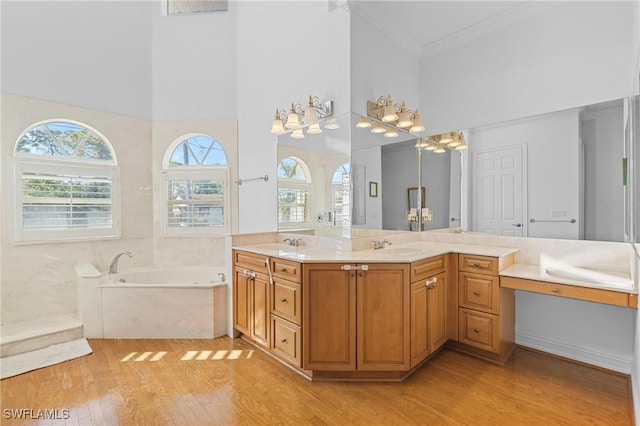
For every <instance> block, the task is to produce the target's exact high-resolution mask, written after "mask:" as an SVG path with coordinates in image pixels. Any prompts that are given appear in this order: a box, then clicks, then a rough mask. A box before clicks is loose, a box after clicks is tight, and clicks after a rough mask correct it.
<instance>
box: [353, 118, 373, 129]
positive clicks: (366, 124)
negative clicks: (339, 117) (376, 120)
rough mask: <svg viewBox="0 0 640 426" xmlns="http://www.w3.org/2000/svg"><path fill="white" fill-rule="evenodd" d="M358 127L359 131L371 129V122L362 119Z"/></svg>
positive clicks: (357, 124)
mask: <svg viewBox="0 0 640 426" xmlns="http://www.w3.org/2000/svg"><path fill="white" fill-rule="evenodd" d="M356 127H357V128H359V129H368V128H369V127H371V122H370V121H369V120H367V119H366V118H364V117H360V119H359V120H358V122H357V123H356Z"/></svg>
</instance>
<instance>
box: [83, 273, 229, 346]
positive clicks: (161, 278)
mask: <svg viewBox="0 0 640 426" xmlns="http://www.w3.org/2000/svg"><path fill="white" fill-rule="evenodd" d="M76 270H77V272H78V277H79V280H78V289H79V298H80V300H79V306H81V314H82V323H83V334H84V336H85V337H89V338H107V339H115V338H119V339H175V338H196V339H197V338H201V339H211V338H214V337H219V336H223V335H225V334H226V327H227V325H226V318H227V310H226V306H227V277H228V276H229V275H228V273H227V272H226V271H225V269H224V268H223V267H220V268H208V267H207V268H205V267H181V268H171V269H168V268H161V267H144V268H136V269H128V270H122V271H121V272H120V273H118V274H113V275H103V274H101V273H100V272H98V271H97V270H96V269H95V268H94V267H93V266H92V265H86V264H85V265H78V266H77V268H76Z"/></svg>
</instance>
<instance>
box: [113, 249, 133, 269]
mask: <svg viewBox="0 0 640 426" xmlns="http://www.w3.org/2000/svg"><path fill="white" fill-rule="evenodd" d="M123 254H126V255H127V256H129V258H132V257H133V253H131V252H130V251H123V252H120V253H118V254H116V256H115V257H114V258H113V260H112V261H111V265H109V274H117V273H118V260H119V259H120V256H122V255H123Z"/></svg>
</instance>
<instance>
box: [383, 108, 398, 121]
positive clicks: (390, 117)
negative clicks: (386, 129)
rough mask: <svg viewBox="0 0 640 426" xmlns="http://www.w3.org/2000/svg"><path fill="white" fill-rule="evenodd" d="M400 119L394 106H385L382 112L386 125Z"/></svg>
mask: <svg viewBox="0 0 640 426" xmlns="http://www.w3.org/2000/svg"><path fill="white" fill-rule="evenodd" d="M397 119H398V114H396V109H395V108H394V106H393V105H385V107H384V109H383V110H382V121H384V122H385V123H392V122H394V121H396V120H397Z"/></svg>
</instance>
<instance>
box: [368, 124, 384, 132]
mask: <svg viewBox="0 0 640 426" xmlns="http://www.w3.org/2000/svg"><path fill="white" fill-rule="evenodd" d="M370 131H371V133H384V132H386V131H387V130H386V129H385V128H384V126H383V125H382V124H380V123H374V124H373V127H372V128H371V130H370Z"/></svg>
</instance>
